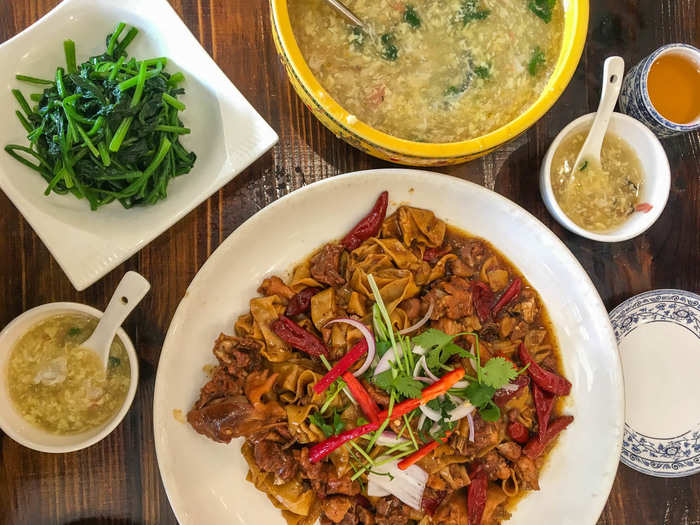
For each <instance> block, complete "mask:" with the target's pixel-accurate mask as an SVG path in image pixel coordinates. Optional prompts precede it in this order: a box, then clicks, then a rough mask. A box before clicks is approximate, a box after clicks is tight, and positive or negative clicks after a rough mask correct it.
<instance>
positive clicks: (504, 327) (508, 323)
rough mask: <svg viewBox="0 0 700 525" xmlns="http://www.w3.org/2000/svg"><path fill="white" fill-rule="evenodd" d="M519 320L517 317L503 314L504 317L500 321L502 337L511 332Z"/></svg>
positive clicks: (499, 330) (499, 332)
mask: <svg viewBox="0 0 700 525" xmlns="http://www.w3.org/2000/svg"><path fill="white" fill-rule="evenodd" d="M517 322H518V320H517V319H516V318H515V317H511V316H509V315H505V316H503V319H501V321H500V322H499V323H498V335H499V336H501V339H505V338H506V337H508V336H509V335H510V334H511V332H512V331H513V328H515V325H516V323H517Z"/></svg>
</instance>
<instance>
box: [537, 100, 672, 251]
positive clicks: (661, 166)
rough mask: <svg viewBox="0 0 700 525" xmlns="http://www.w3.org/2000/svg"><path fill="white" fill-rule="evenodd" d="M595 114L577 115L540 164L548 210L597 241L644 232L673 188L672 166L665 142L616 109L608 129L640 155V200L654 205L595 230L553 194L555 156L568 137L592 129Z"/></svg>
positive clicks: (657, 216)
mask: <svg viewBox="0 0 700 525" xmlns="http://www.w3.org/2000/svg"><path fill="white" fill-rule="evenodd" d="M594 116H595V113H589V114H588V115H583V116H581V117H579V118H577V119H576V120H574V121H573V122H571V123H570V124H569V125H568V126H566V127H565V128H564V129H563V130H562V131H561V132H560V133H559V135H557V136H556V138H555V139H554V141H553V142H552V144H551V146H549V149H548V150H547V154H546V155H545V157H544V160H543V161H542V167H541V168H540V193H541V194H542V199H543V200H544V203H545V205H546V206H547V209H548V210H549V213H551V214H552V217H554V218H555V219H556V220H557V222H558V223H559V224H561V225H562V226H564V228H566V229H567V230H569V231H571V232H574V233H575V234H577V235H580V236H581V237H586V238H588V239H592V240H594V241H601V242H619V241H626V240H627V239H631V238H633V237H636V236H637V235H640V234H641V233H644V232H645V231H646V230H647V229H648V228H649V227H650V226H651V225H652V224H654V222H656V219H658V218H659V216H660V215H661V212H662V211H663V210H664V207H665V206H666V201H667V200H668V194H669V191H670V190H671V168H670V167H669V165H668V158H667V157H666V152H665V151H664V148H663V146H662V145H661V143H660V142H659V139H657V138H656V136H655V135H654V134H653V133H652V132H651V131H650V130H649V128H647V127H646V126H645V125H644V124H642V123H641V122H639V121H638V120H635V119H633V118H632V117H629V116H627V115H623V114H622V113H613V114H612V118H611V119H610V126H609V128H608V131H610V132H611V133H613V134H614V135H617V136H618V137H620V138H622V139H624V140H625V142H627V143H628V144H629V145H630V147H631V148H632V149H633V150H634V152H635V153H636V154H637V156H638V157H639V161H640V163H641V165H642V177H643V185H642V193H641V195H640V199H639V200H640V202H648V203H649V204H651V205H652V209H651V210H650V211H649V212H647V213H633V214H632V215H630V217H629V219H627V220H626V221H625V222H624V223H622V224H621V225H620V226H618V227H617V228H614V229H612V230H609V231H607V232H604V233H598V232H592V231H589V230H586V229H584V228H581V227H580V226H578V225H577V224H576V223H574V221H572V220H571V219H570V218H569V217H568V216H567V215H566V214H565V213H564V211H563V210H562V209H561V208H560V207H559V203H558V202H557V200H556V198H555V197H554V192H553V190H552V181H551V165H552V158H553V157H554V152H555V151H556V150H557V148H558V147H559V145H560V144H561V142H562V140H563V139H564V138H565V137H567V136H568V135H570V134H571V133H575V132H578V131H583V130H587V129H590V127H591V125H592V123H593V117H594Z"/></svg>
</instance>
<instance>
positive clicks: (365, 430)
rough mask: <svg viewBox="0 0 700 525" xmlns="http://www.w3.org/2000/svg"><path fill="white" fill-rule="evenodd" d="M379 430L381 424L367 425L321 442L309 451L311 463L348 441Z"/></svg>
mask: <svg viewBox="0 0 700 525" xmlns="http://www.w3.org/2000/svg"><path fill="white" fill-rule="evenodd" d="M378 428H379V423H367V424H366V425H362V426H361V427H357V428H353V429H350V430H346V431H345V432H343V433H341V434H338V435H337V436H331V437H329V438H328V439H326V440H324V441H321V442H320V443H318V444H316V445H314V446H313V447H311V449H310V450H309V460H310V461H311V463H316V462H318V461H321V460H322V459H323V458H325V457H326V456H327V455H328V454H330V453H331V452H333V451H334V450H335V449H336V448H338V447H341V446H342V445H344V444H345V443H347V442H348V441H352V440H353V439H357V438H359V437H361V436H364V435H365V434H369V433H370V432H374V431H375V430H377V429H378Z"/></svg>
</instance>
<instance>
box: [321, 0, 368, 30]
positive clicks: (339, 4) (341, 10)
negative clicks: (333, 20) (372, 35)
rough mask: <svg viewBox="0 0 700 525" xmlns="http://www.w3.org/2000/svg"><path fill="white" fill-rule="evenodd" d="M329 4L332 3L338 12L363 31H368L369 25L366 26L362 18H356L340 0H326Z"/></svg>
mask: <svg viewBox="0 0 700 525" xmlns="http://www.w3.org/2000/svg"><path fill="white" fill-rule="evenodd" d="M326 1H327V2H328V3H329V4H330V5H332V6H333V7H334V8H335V9H336V10H337V11H338V12H339V13H341V14H342V15H343V16H344V17H345V18H347V19H348V20H350V22H352V23H353V24H354V25H356V26H357V27H359V28H360V29H362V30H363V31H364V32H365V33H369V26H367V25H366V24H365V23H364V22H363V21H362V20H360V19H359V18H357V16H355V14H354V13H353V12H352V11H350V9H348V8H347V7H346V5H345V4H343V2H341V1H340V0H326Z"/></svg>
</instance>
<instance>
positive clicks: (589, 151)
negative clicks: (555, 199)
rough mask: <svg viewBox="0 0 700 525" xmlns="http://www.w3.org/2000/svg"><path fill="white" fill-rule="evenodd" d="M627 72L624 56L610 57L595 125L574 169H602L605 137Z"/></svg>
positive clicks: (605, 69) (605, 66)
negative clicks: (601, 161) (601, 158)
mask: <svg viewBox="0 0 700 525" xmlns="http://www.w3.org/2000/svg"><path fill="white" fill-rule="evenodd" d="M624 73H625V61H624V60H623V59H622V57H608V58H607V59H606V60H605V64H604V65H603V90H602V92H601V94H600V103H599V104H598V111H596V114H595V118H594V119H593V125H592V126H591V130H590V131H589V132H588V136H587V137H586V140H585V141H584V143H583V146H581V151H580V152H579V154H578V157H576V162H574V169H578V170H579V171H583V170H585V169H586V168H588V167H591V168H593V169H598V170H600V169H601V166H600V150H601V148H602V147H603V139H604V138H605V133H606V131H608V125H609V124H610V117H611V116H612V114H613V110H614V109H615V104H616V103H617V98H618V97H619V96H620V88H621V87H622V77H623V75H624Z"/></svg>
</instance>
